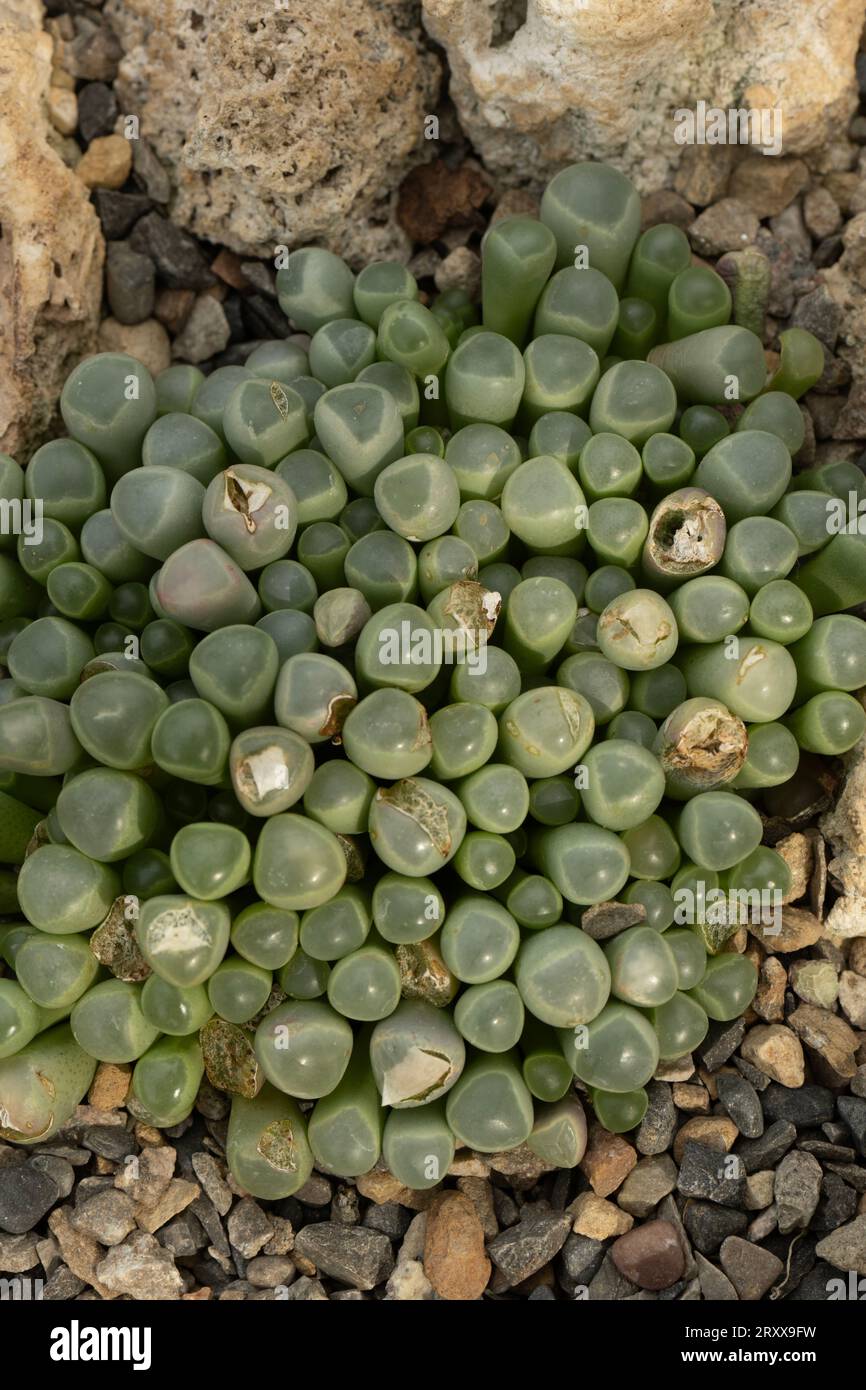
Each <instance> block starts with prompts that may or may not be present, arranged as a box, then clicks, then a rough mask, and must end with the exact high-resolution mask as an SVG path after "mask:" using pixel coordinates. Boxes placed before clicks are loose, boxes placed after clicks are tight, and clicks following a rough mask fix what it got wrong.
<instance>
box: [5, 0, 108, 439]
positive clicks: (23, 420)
mask: <svg viewBox="0 0 866 1390" xmlns="http://www.w3.org/2000/svg"><path fill="white" fill-rule="evenodd" d="M41 14H42V7H41V5H40V4H39V2H38V0H16V3H15V4H12V5H8V4H7V5H4V7H3V10H2V14H0V53H2V55H3V61H2V64H0V223H2V227H3V236H2V239H0V322H2V324H3V331H2V333H0V452H4V453H9V454H12V455H14V456H15V457H16V458H17V459H18V461H19V462H20V463H22V464H24V463H26V462H27V461H28V459H29V456H30V454H31V453H32V452H33V450H34V449H35V448H36V446H37V445H38V444H39V443H40V442H41V441H42V439H43V438H44V436H45V435H46V434H47V433H48V430H49V426H50V424H51V420H52V417H53V416H54V414H55V411H56V408H57V400H58V397H59V394H60V388H61V386H62V384H63V381H64V378H65V377H66V376H67V374H68V373H69V371H70V370H71V369H72V367H73V366H74V365H75V363H76V362H77V361H78V360H79V359H80V358H81V357H83V356H85V355H86V354H87V353H88V352H92V351H93V349H94V347H95V338H96V327H97V323H98V321H99V305H100V297H101V294H102V260H103V244H102V234H101V232H100V228H99V222H98V220H97V217H96V213H95V211H94V209H93V207H92V206H91V204H90V201H89V198H88V193H87V189H86V188H85V187H84V185H83V183H82V182H81V180H80V179H78V178H77V177H76V175H75V174H74V173H73V172H72V170H71V169H68V168H67V167H66V165H65V164H64V163H63V161H62V159H61V158H60V157H59V156H58V155H57V154H56V153H55V151H54V149H53V148H52V147H51V145H50V144H49V138H57V136H56V132H55V130H54V128H53V126H52V124H51V120H50V116H49V111H50V105H49V92H50V89H51V86H52V83H53V77H52V67H51V63H52V53H53V46H52V41H51V38H50V37H49V35H48V34H46V33H43V32H42V29H41Z"/></svg>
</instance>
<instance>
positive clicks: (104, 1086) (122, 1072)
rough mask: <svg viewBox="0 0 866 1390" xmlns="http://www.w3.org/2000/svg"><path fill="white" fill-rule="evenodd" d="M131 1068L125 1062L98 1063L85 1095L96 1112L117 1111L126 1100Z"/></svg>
mask: <svg viewBox="0 0 866 1390" xmlns="http://www.w3.org/2000/svg"><path fill="white" fill-rule="evenodd" d="M131 1079H132V1067H131V1066H130V1065H129V1064H128V1063H127V1062H100V1063H99V1066H98V1067H97V1068H96V1075H95V1076H94V1078H93V1081H92V1083H91V1086H90V1090H89V1091H88V1093H87V1099H88V1101H89V1102H90V1104H91V1105H95V1106H96V1108H97V1109H98V1110H117V1109H118V1108H119V1107H120V1106H121V1105H122V1104H123V1102H124V1101H125V1100H126V1093H127V1091H128V1090H129V1083H130V1081H131Z"/></svg>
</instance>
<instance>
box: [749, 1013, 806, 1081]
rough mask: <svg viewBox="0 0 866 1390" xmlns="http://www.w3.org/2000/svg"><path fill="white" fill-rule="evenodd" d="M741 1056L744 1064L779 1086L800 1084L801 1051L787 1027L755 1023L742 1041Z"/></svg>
mask: <svg viewBox="0 0 866 1390" xmlns="http://www.w3.org/2000/svg"><path fill="white" fill-rule="evenodd" d="M742 1053H743V1056H744V1057H745V1059H746V1061H747V1062H751V1064H752V1066H754V1067H757V1068H758V1070H759V1071H762V1072H764V1073H765V1074H766V1075H767V1076H769V1077H771V1079H772V1080H773V1081H777V1082H779V1084H780V1085H782V1086H788V1087H792V1088H794V1087H798V1086H802V1085H803V1082H804V1080H805V1068H804V1061H803V1049H802V1047H801V1046H800V1042H799V1039H798V1038H797V1037H796V1036H795V1034H794V1033H792V1032H791V1030H790V1028H785V1027H784V1026H783V1025H782V1024H780V1023H768V1024H759V1025H758V1026H757V1027H756V1028H752V1029H751V1030H750V1031H749V1033H748V1035H747V1036H746V1038H744V1040H743V1043H742Z"/></svg>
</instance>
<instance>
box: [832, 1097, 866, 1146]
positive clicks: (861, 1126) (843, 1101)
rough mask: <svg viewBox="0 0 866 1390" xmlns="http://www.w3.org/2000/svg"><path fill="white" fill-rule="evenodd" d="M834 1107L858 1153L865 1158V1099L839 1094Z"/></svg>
mask: <svg viewBox="0 0 866 1390" xmlns="http://www.w3.org/2000/svg"><path fill="white" fill-rule="evenodd" d="M836 1109H837V1110H838V1112H839V1118H840V1119H841V1120H842V1121H843V1123H844V1124H846V1125H847V1126H848V1129H849V1130H850V1131H851V1138H852V1139H853V1140H854V1147H855V1148H856V1150H857V1152H858V1154H859V1155H860V1157H861V1158H866V1100H860V1098H859V1097H858V1096H839V1098H838V1099H837V1101H836Z"/></svg>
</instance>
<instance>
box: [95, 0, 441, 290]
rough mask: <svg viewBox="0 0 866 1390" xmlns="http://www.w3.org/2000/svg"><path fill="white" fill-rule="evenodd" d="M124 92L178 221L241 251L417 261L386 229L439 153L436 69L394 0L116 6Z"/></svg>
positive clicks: (137, 0)
mask: <svg viewBox="0 0 866 1390" xmlns="http://www.w3.org/2000/svg"><path fill="white" fill-rule="evenodd" d="M106 13H107V14H108V16H109V17H110V20H111V23H112V24H113V26H114V28H115V30H116V32H117V33H118V34H119V35H120V37H121V40H122V42H123V46H124V48H125V50H126V55H125V57H124V59H123V61H122V62H121V64H120V72H119V78H118V84H117V86H118V93H119V97H120V100H121V103H122V106H123V109H125V110H126V111H129V112H135V113H137V114H138V115H139V116H140V118H141V134H142V136H144V137H145V138H146V139H147V140H148V141H149V142H150V144H151V145H152V146H153V148H154V150H155V152H156V154H157V155H158V157H159V158H160V159H161V160H162V161H163V163H164V164H165V165H166V167H167V168H168V169H169V171H170V172H171V174H172V178H173V182H174V186H175V190H176V192H175V195H174V199H173V204H172V216H173V217H174V219H175V220H176V221H177V222H179V223H180V224H181V225H182V226H184V227H187V228H188V229H189V230H190V231H191V232H194V233H196V234H197V235H198V236H202V237H205V238H208V239H209V240H211V241H214V242H217V243H224V244H225V245H227V246H229V247H230V248H231V249H232V250H234V251H239V252H245V253H252V254H253V255H273V253H274V247H275V245H299V244H302V243H304V242H307V241H313V240H315V241H323V242H326V243H327V244H328V245H329V246H331V247H332V249H334V250H337V251H340V252H342V253H344V254H346V255H347V256H348V257H349V258H350V259H351V260H353V261H355V262H361V261H363V260H370V259H374V258H379V259H381V258H382V256H383V255H390V254H395V253H396V254H398V255H399V254H402V255H404V256H405V255H406V254H407V253H408V243H407V241H406V238H405V237H404V236H403V234H402V233H401V232H400V231H399V229H398V228H397V227H396V224H395V223H394V222H393V219H391V217H390V212H391V209H390V205H389V199H390V195H391V194H392V192H393V190H394V189H396V187H397V185H398V184H399V182H400V180H401V178H402V177H403V175H404V174H405V173H406V172H407V170H408V169H409V168H410V167H411V166H412V164H413V163H417V162H418V161H419V159H421V158H423V157H424V151H425V149H426V150H429V149H430V148H431V145H430V142H429V141H427V140H425V138H424V118H425V116H426V115H427V114H428V113H431V112H433V111H435V106H436V100H437V89H438V82H439V62H438V59H437V58H436V57H435V56H434V54H433V53H432V52H431V51H430V50H429V49H428V48H427V47H426V46H425V45H424V44H423V42H422V41H421V38H420V29H419V27H418V23H417V19H418V8H417V6H416V5H406V4H403V3H400V4H395V3H393V0H291V3H290V4H282V3H280V2H279V0H277V3H275V0H234V3H232V4H230V5H227V4H225V3H224V0H198V2H197V4H196V5H195V6H194V7H191V6H189V5H187V4H186V3H185V0H110V3H109V4H108V5H107V6H106Z"/></svg>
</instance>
